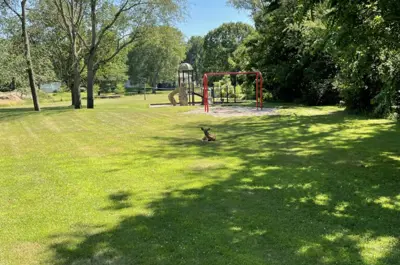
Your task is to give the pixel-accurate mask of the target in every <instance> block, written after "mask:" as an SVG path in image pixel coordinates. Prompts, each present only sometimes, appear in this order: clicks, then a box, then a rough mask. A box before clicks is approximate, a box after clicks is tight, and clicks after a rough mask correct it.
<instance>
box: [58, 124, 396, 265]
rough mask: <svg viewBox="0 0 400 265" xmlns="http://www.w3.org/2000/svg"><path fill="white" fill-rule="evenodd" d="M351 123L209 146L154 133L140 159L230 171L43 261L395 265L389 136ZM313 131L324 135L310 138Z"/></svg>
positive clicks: (224, 130)
mask: <svg viewBox="0 0 400 265" xmlns="http://www.w3.org/2000/svg"><path fill="white" fill-rule="evenodd" d="M332 120H333V121H332ZM356 120H357V119H355V118H354V119H353V118H350V120H349V118H347V117H343V116H331V117H298V118H284V119H283V118H279V117H274V118H269V119H252V120H246V119H243V120H238V121H233V122H232V121H230V122H227V123H220V124H214V125H213V128H214V129H215V130H216V131H218V132H221V135H220V138H219V142H217V143H203V142H200V141H199V140H198V139H190V138H187V139H180V138H174V137H170V136H166V135H160V136H157V137H155V139H157V140H159V141H160V142H161V141H162V142H163V143H164V145H157V146H152V147H151V148H150V149H149V150H148V151H147V153H146V154H144V155H151V156H152V157H154V158H168V159H171V158H172V157H174V159H175V160H174V161H171V163H173V162H179V159H180V158H182V157H184V156H186V155H187V153H186V152H185V150H186V149H187V148H189V147H190V148H191V150H190V153H191V154H192V155H193V154H196V155H198V156H203V157H207V158H211V159H212V158H215V159H220V160H223V159H225V158H227V157H236V158H239V159H240V161H241V164H240V165H239V166H235V167H234V168H232V169H231V173H230V175H229V177H228V178H226V179H223V180H220V179H218V178H217V180H216V181H214V183H213V184H211V185H207V186H204V187H201V188H196V189H174V190H172V191H169V192H167V193H165V194H164V197H163V198H162V199H160V200H156V201H153V202H152V203H150V204H149V205H148V208H149V209H150V210H151V211H152V212H153V214H152V215H150V216H144V215H139V216H127V217H124V218H122V219H121V221H120V222H119V224H118V225H117V226H115V227H114V228H111V229H105V230H102V231H100V232H96V233H89V232H88V233H87V234H86V235H85V236H84V237H83V238H82V237H81V238H82V240H80V241H79V243H73V242H72V241H71V242H62V243H58V244H54V245H53V246H52V250H53V251H54V255H55V256H54V261H53V263H55V264H62V265H64V264H296V265H297V264H304V265H305V264H307V265H308V264H339V265H345V264H348V265H350V264H351V265H354V264H360V265H361V264H363V265H366V264H371V265H372V264H388V265H389V264H391V265H393V264H400V241H399V238H400V194H399V186H400V184H399V183H400V182H399V180H400V179H399V177H400V160H399V159H398V157H399V156H400V153H399V150H400V140H399V138H398V136H399V133H400V129H399V127H398V126H396V125H393V124H389V125H388V124H384V125H381V124H376V125H374V126H375V127H378V129H376V130H374V131H368V130H367V131H365V132H363V131H361V130H359V131H358V130H357V128H354V126H356V124H355V123H354V122H353V121H356ZM318 124H319V125H332V126H328V127H327V129H326V130H322V131H314V130H313V126H315V125H318ZM370 125H372V123H370ZM185 126H186V127H189V128H190V127H191V126H192V128H193V130H195V128H196V130H197V127H198V125H197V124H192V125H188V124H185ZM364 126H365V124H364ZM350 129H352V131H351V132H352V133H351V134H349V135H345V134H343V130H350ZM255 131H257V134H255V133H254V132H255ZM171 147H173V148H171ZM186 174H187V176H190V175H199V176H206V177H207V178H213V177H216V174H218V171H214V170H213V169H204V170H203V171H202V172H199V171H188V172H187V173H186ZM110 196H111V197H112V198H114V197H118V198H120V196H114V195H110ZM111 197H110V198H111ZM122 198H125V196H122ZM117 201H119V199H117Z"/></svg>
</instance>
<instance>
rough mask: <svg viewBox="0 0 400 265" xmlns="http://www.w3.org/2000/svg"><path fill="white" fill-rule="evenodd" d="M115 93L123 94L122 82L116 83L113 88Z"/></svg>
mask: <svg viewBox="0 0 400 265" xmlns="http://www.w3.org/2000/svg"><path fill="white" fill-rule="evenodd" d="M114 93H115V94H124V93H125V87H124V85H123V84H117V87H116V88H115V89H114Z"/></svg>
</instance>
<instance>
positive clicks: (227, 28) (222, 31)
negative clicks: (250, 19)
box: [204, 22, 254, 72]
mask: <svg viewBox="0 0 400 265" xmlns="http://www.w3.org/2000/svg"><path fill="white" fill-rule="evenodd" d="M253 31H254V29H253V27H252V26H251V25H248V24H245V23H241V22H237V23H224V24H222V25H221V26H220V27H218V28H216V29H214V30H212V31H210V32H209V33H207V35H206V36H205V38H204V68H205V70H206V71H208V72H218V71H229V70H231V65H230V63H229V58H230V57H231V56H232V54H233V52H234V51H235V50H236V49H237V47H239V45H240V44H241V42H242V41H243V40H244V39H246V37H247V36H248V35H249V34H251V33H252V32H253Z"/></svg>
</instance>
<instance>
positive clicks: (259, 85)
mask: <svg viewBox="0 0 400 265" xmlns="http://www.w3.org/2000/svg"><path fill="white" fill-rule="evenodd" d="M218 75H256V107H257V110H258V109H259V108H260V109H262V108H263V77H262V74H261V72H219V73H205V74H204V76H203V86H204V90H203V103H204V111H205V112H208V111H209V109H210V107H209V104H208V77H209V76H218Z"/></svg>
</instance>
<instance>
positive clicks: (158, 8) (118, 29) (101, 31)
mask: <svg viewBox="0 0 400 265" xmlns="http://www.w3.org/2000/svg"><path fill="white" fill-rule="evenodd" d="M184 4H185V1H184V0H148V1H142V0H122V1H112V0H90V12H89V14H90V28H91V31H90V42H89V44H88V45H87V46H88V47H89V50H88V54H87V93H88V97H87V107H88V108H93V107H94V98H93V85H94V82H95V77H96V73H97V70H98V69H99V68H100V67H101V66H102V65H104V64H106V63H108V62H109V61H111V60H112V59H113V58H114V57H115V56H117V55H118V54H119V53H120V52H121V51H122V50H124V49H125V48H127V47H128V46H129V45H130V44H132V43H133V42H135V41H138V40H139V39H140V38H141V36H144V35H145V33H146V30H147V28H149V27H150V26H152V25H157V24H160V23H165V22H170V21H173V20H175V19H177V18H179V17H180V16H181V11H182V8H183V7H184ZM103 14H107V17H102V15H103ZM108 34H115V35H116V38H115V41H114V42H112V43H110V42H105V39H106V36H107V35H108ZM100 48H103V49H107V48H108V49H109V51H110V52H109V56H106V57H102V58H100V57H99V56H98V51H99V49H100Z"/></svg>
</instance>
